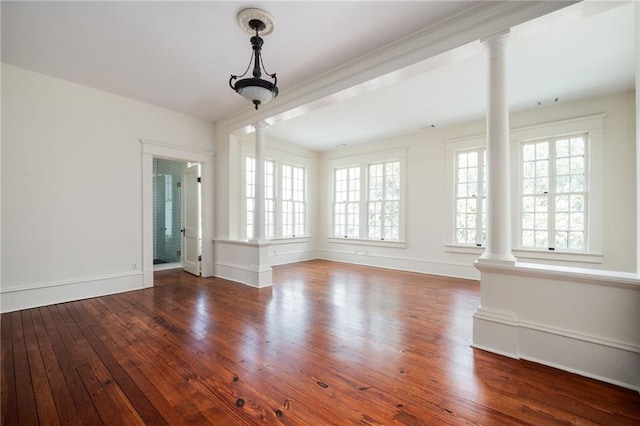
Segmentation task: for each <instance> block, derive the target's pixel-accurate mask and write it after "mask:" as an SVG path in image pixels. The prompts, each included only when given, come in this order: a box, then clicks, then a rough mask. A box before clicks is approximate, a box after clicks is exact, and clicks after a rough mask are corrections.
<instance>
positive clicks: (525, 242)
mask: <svg viewBox="0 0 640 426" xmlns="http://www.w3.org/2000/svg"><path fill="white" fill-rule="evenodd" d="M603 129H604V116H603V115H601V114H597V115H591V116H584V117H577V118H570V119H566V120H558V121H554V122H550V123H541V124H534V125H531V126H525V127H520V128H516V129H512V130H511V131H510V139H511V146H510V148H511V158H510V164H511V171H510V174H509V178H510V179H511V182H512V185H511V194H510V195H511V200H512V206H511V219H512V220H511V223H512V226H513V229H512V231H513V248H512V249H513V251H514V254H515V255H516V256H517V257H518V258H525V259H526V258H530V259H544V260H557V261H572V262H573V261H577V262H587V263H602V254H601V252H600V250H601V248H602V230H601V227H602V226H601V225H602V212H603V210H602V201H601V200H602V164H601V163H602V161H600V159H601V158H602V149H603V141H604V131H603ZM485 143H486V137H485V136H483V135H478V136H472V137H465V138H460V139H453V140H450V141H449V143H448V144H447V159H448V161H447V164H448V167H449V171H448V173H447V176H448V177H447V187H448V188H451V191H450V192H448V193H447V194H448V197H450V198H449V199H448V200H447V201H448V202H447V207H446V208H447V212H448V215H447V217H448V218H449V219H448V224H447V225H448V229H449V231H448V233H447V237H446V241H445V246H446V247H447V251H451V252H461V253H480V249H478V250H476V249H473V246H484V245H485V239H486V228H487V219H486V215H487V203H488V202H490V200H487V198H486V196H487V172H488V169H489V165H488V164H487V161H486V160H487V154H486V147H485Z"/></svg>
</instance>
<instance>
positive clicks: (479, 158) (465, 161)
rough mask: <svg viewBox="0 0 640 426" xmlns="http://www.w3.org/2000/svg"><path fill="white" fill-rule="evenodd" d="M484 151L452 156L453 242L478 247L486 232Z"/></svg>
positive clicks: (466, 151)
mask: <svg viewBox="0 0 640 426" xmlns="http://www.w3.org/2000/svg"><path fill="white" fill-rule="evenodd" d="M486 163H487V152H486V150H485V149H484V148H476V149H470V150H465V151H459V152H457V153H456V165H455V173H456V177H455V178H456V195H455V208H456V211H455V217H456V222H455V242H456V244H463V245H475V246H478V247H479V246H482V245H484V242H485V240H486V230H487V190H486V182H487V168H486Z"/></svg>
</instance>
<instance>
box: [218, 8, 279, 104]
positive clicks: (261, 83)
mask: <svg viewBox="0 0 640 426" xmlns="http://www.w3.org/2000/svg"><path fill="white" fill-rule="evenodd" d="M238 24H240V26H241V27H242V29H244V30H245V31H246V32H248V33H250V34H253V33H254V32H255V35H254V36H253V37H251V47H252V48H253V53H252V54H251V59H250V60H249V66H248V67H247V70H246V71H245V72H244V74H242V75H239V76H238V75H233V74H232V75H231V78H230V79H229V86H231V88H232V89H233V90H235V91H236V92H238V93H239V94H240V95H242V97H244V98H245V99H247V100H249V101H251V102H253V104H254V105H255V107H256V109H258V107H259V106H260V105H262V104H266V103H267V102H269V101H270V100H271V99H273V98H275V97H276V96H278V87H277V86H276V83H277V82H278V79H277V77H276V74H275V73H273V74H269V73H268V72H267V70H266V69H265V68H264V62H263V61H262V55H261V52H262V44H263V40H262V38H261V37H260V34H262V35H267V34H270V33H271V31H273V18H272V17H271V15H269V14H268V13H267V12H265V11H263V10H260V9H244V10H242V11H240V13H239V14H238ZM252 63H253V77H251V78H242V77H244V76H245V75H247V73H248V72H249V68H251V64H252ZM261 66H262V70H264V73H265V74H266V75H267V76H269V77H271V79H272V80H273V82H271V81H267V80H263V79H262V78H261V77H262V70H261V69H260V67H261ZM238 78H241V80H238V81H236V82H235V84H234V80H236V79H238Z"/></svg>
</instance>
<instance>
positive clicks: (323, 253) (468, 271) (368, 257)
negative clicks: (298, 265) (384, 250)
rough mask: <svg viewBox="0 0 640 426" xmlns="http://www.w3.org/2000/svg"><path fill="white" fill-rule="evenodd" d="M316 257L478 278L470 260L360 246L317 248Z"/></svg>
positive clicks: (445, 275) (426, 272) (400, 269)
mask: <svg viewBox="0 0 640 426" xmlns="http://www.w3.org/2000/svg"><path fill="white" fill-rule="evenodd" d="M317 253H318V259H322V260H331V261H334V262H342V263H352V264H355V265H365V266H373V267H376V268H384V269H395V270H399V271H409V272H419V273H422V274H429V275H437V276H442V277H453V278H463V279H469V280H478V279H479V278H480V277H479V274H478V271H477V270H476V269H475V268H474V267H473V264H472V263H471V262H468V263H467V262H451V261H442V260H435V259H416V258H411V257H401V256H389V255H385V254H379V253H373V252H371V251H370V249H367V248H366V247H365V248H363V247H362V246H357V245H356V246H354V247H353V250H329V249H324V250H318V252H317Z"/></svg>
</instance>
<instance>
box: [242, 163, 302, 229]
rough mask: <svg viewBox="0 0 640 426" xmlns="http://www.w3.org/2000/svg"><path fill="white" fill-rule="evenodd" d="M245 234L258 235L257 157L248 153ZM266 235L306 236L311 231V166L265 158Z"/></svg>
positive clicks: (245, 168)
mask: <svg viewBox="0 0 640 426" xmlns="http://www.w3.org/2000/svg"><path fill="white" fill-rule="evenodd" d="M244 159H245V160H244V178H245V179H244V203H245V204H244V205H245V209H244V211H245V222H244V223H245V225H244V226H245V228H244V232H245V233H246V235H245V237H246V238H247V239H249V240H250V239H252V238H253V235H254V210H255V192H256V191H255V173H256V167H255V166H256V162H255V158H254V157H253V156H252V155H250V154H246V155H244ZM264 198H265V200H264V210H265V211H264V214H265V237H266V238H267V239H269V240H271V239H277V238H292V237H304V236H306V235H307V214H308V211H307V210H308V209H307V168H306V167H305V166H302V165H297V164H291V163H285V162H283V161H281V160H280V159H278V158H276V159H269V160H265V162H264Z"/></svg>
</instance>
